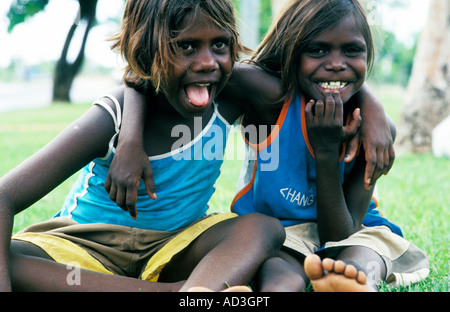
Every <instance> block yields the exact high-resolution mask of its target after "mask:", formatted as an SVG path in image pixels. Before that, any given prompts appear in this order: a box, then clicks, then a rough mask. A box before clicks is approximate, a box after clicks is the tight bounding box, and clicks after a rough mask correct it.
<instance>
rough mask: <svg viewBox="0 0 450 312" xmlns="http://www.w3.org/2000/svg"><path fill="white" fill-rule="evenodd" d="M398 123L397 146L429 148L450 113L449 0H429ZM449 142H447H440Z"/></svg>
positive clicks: (413, 149) (411, 149) (409, 149)
mask: <svg viewBox="0 0 450 312" xmlns="http://www.w3.org/2000/svg"><path fill="white" fill-rule="evenodd" d="M404 104H405V105H404V108H403V114H402V116H401V119H400V123H399V125H398V135H397V149H398V150H400V151H402V152H415V153H422V152H430V151H431V148H432V132H433V129H434V128H435V127H436V126H437V125H438V124H439V123H440V122H441V121H443V120H444V119H446V118H447V117H448V116H450V1H448V0H445V1H442V0H431V2H430V8H429V12H428V18H427V22H426V24H425V27H424V29H423V31H422V33H421V36H420V40H419V43H418V46H417V53H416V54H415V58H414V66H413V71H412V74H411V77H410V79H409V84H408V88H407V91H406V94H405V101H404ZM443 144H447V146H448V144H450V142H443Z"/></svg>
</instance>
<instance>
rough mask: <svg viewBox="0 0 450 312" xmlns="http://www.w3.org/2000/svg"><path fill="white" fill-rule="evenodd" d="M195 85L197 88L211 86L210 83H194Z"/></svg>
mask: <svg viewBox="0 0 450 312" xmlns="http://www.w3.org/2000/svg"><path fill="white" fill-rule="evenodd" d="M196 85H197V86H198V87H209V86H210V85H211V84H210V83H196Z"/></svg>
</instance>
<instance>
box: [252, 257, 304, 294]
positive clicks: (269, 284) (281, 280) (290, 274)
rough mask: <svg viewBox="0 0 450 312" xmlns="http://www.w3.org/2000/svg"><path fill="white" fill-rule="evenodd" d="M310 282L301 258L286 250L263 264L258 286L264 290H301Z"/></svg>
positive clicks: (260, 289)
mask: <svg viewBox="0 0 450 312" xmlns="http://www.w3.org/2000/svg"><path fill="white" fill-rule="evenodd" d="M308 283H309V279H308V277H307V276H306V274H305V271H304V269H303V265H302V263H301V261H300V259H297V257H294V256H293V255H291V254H288V253H286V252H283V251H282V252H281V253H280V257H274V258H271V259H269V260H267V261H266V262H264V264H263V265H262V266H261V269H260V271H259V273H258V283H257V284H258V287H259V291H262V292H299V291H304V290H305V289H306V286H307V285H308Z"/></svg>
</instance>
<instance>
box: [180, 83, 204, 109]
mask: <svg viewBox="0 0 450 312" xmlns="http://www.w3.org/2000/svg"><path fill="white" fill-rule="evenodd" d="M186 94H187V96H188V98H189V100H190V101H191V103H192V104H193V105H195V106H206V105H208V103H209V91H208V87H207V86H198V85H189V86H187V87H186Z"/></svg>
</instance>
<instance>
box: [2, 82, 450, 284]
mask: <svg viewBox="0 0 450 312" xmlns="http://www.w3.org/2000/svg"><path fill="white" fill-rule="evenodd" d="M376 90H377V91H376V92H377V93H376V94H380V99H381V100H382V101H383V103H384V104H385V107H386V111H387V113H388V114H389V115H391V116H392V118H393V119H394V120H395V121H398V117H399V114H400V111H401V105H400V104H401V93H399V90H397V89H393V88H386V89H376ZM88 107H89V105H75V106H74V105H63V104H59V105H53V106H51V107H48V108H43V109H36V110H30V111H22V112H11V113H4V114H0V159H1V160H2V165H1V167H0V176H3V175H4V174H6V173H7V172H8V171H9V170H10V169H12V168H13V167H15V166H16V165H18V164H19V163H20V162H21V161H23V160H24V159H25V158H26V157H28V156H29V155H31V154H32V153H34V152H36V151H37V150H38V149H39V148H40V147H42V146H43V145H44V144H46V143H47V142H48V141H50V140H51V139H52V138H53V137H54V136H55V135H56V134H57V133H58V132H59V131H61V130H62V129H63V128H64V127H65V126H66V125H68V124H69V123H70V122H71V121H72V120H74V119H75V118H77V117H78V116H80V115H81V114H82V113H83V112H84V111H86V110H87V108H88ZM239 137H240V136H239V134H238V133H233V134H232V136H231V140H232V141H231V144H230V141H229V144H228V147H229V148H230V147H231V148H233V147H236V146H239ZM238 155H241V154H239V153H238ZM231 158H232V157H231ZM235 158H236V157H235ZM237 158H238V160H225V161H224V165H223V167H222V174H221V176H220V178H219V180H218V182H217V190H216V193H215V194H214V196H213V198H212V199H211V202H210V207H211V211H215V212H224V211H229V206H230V203H231V200H232V199H233V196H234V194H235V190H236V182H237V178H238V176H239V172H240V166H241V162H242V161H241V160H239V159H242V158H239V157H237ZM448 172H450V160H449V159H442V158H441V159H438V158H435V157H433V156H432V155H431V154H424V155H404V156H398V157H397V158H396V161H395V164H394V167H393V168H392V170H391V172H390V173H389V175H388V176H383V177H381V178H380V180H379V182H378V190H379V194H380V209H381V210H382V211H383V213H384V214H385V215H386V216H387V217H389V218H390V219H391V220H392V221H394V222H395V223H397V224H399V225H400V226H401V227H402V230H403V232H404V235H405V237H406V238H407V239H408V240H410V241H411V242H413V243H414V244H415V245H417V246H418V247H420V248H421V249H422V250H423V251H425V253H426V254H427V255H428V257H429V261H430V267H431V274H430V277H429V278H427V279H426V280H425V281H423V282H421V283H418V284H415V285H413V286H411V287H407V288H399V289H391V288H389V287H386V286H383V288H382V291H402V292H404V291H418V292H425V291H427V292H431V291H433V292H448V291H449V290H450V287H449V281H450V276H449V272H450V269H449V250H448V246H449V238H450V237H449V231H448V224H449V221H450V212H449V211H450V210H449V206H450V204H449V203H450V191H449V190H450V179H449V176H448ZM74 178H75V177H72V178H70V179H69V180H68V181H66V182H65V183H64V184H62V185H61V186H60V187H58V188H57V189H56V190H54V191H53V192H52V193H50V194H49V195H47V196H46V197H45V198H44V199H42V200H41V201H40V202H38V203H36V204H35V205H33V206H32V207H30V208H29V209H27V210H26V211H24V212H22V213H20V214H18V215H17V216H16V218H15V225H14V232H16V231H18V230H20V229H22V228H24V227H25V226H27V225H30V224H33V223H36V222H40V221H44V220H46V219H48V218H50V217H52V216H53V214H54V213H56V212H57V211H58V210H59V209H60V207H61V205H62V203H63V201H64V199H65V196H66V194H67V192H68V190H69V189H70V187H71V185H72V183H73V181H74Z"/></svg>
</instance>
